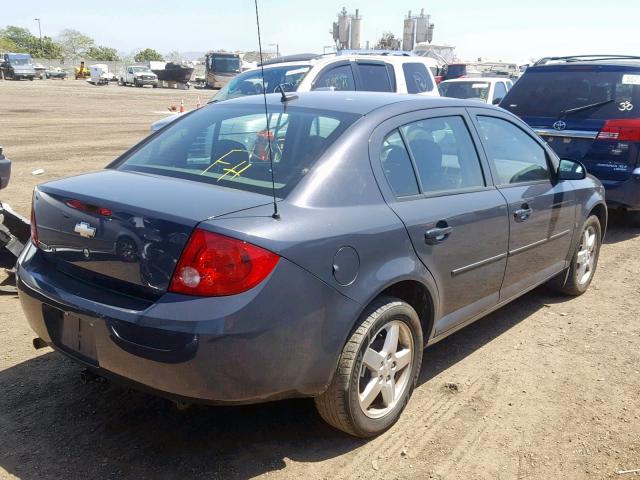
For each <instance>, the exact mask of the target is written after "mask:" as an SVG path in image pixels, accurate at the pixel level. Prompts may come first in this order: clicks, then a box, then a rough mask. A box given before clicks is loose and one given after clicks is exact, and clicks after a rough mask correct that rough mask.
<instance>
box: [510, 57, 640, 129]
mask: <svg viewBox="0 0 640 480" xmlns="http://www.w3.org/2000/svg"><path fill="white" fill-rule="evenodd" d="M500 106H501V107H503V108H506V109H507V110H509V111H511V112H513V113H515V114H516V115H519V116H531V117H554V118H556V117H560V116H562V115H563V114H567V113H565V112H567V111H570V110H572V109H576V108H581V107H587V106H591V108H586V109H584V110H580V111H576V112H569V113H568V114H569V115H571V116H572V117H573V118H583V119H610V118H629V117H637V116H638V111H639V109H640V70H611V67H608V68H606V69H605V68H600V67H592V66H583V65H575V66H568V67H553V68H539V69H536V68H529V69H528V70H527V72H526V73H525V74H524V75H523V76H522V78H521V79H520V80H518V82H517V83H516V84H515V85H514V86H513V88H512V89H511V90H510V91H509V93H507V96H506V97H505V99H504V100H503V101H502V103H501V104H500Z"/></svg>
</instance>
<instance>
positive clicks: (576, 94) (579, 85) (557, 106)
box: [500, 55, 640, 220]
mask: <svg viewBox="0 0 640 480" xmlns="http://www.w3.org/2000/svg"><path fill="white" fill-rule="evenodd" d="M500 106H501V107H503V108H505V109H507V110H509V111H511V112H513V113H515V114H516V115H518V116H519V117H521V118H522V119H523V120H524V121H525V122H527V123H528V124H529V125H530V126H531V127H532V128H533V129H534V130H535V131H536V133H538V134H539V135H541V136H542V138H543V139H544V140H546V141H547V143H548V144H549V145H550V146H551V147H552V148H553V149H554V150H555V152H556V153H557V154H558V155H559V156H560V157H561V158H569V159H573V160H579V161H581V162H582V163H584V164H585V166H586V167H587V169H588V171H589V173H591V174H593V175H595V176H596V177H598V178H599V179H600V180H601V181H602V183H603V184H604V186H605V188H606V189H607V203H608V204H609V206H610V207H615V208H621V209H624V210H627V211H629V212H632V215H633V216H634V217H635V220H640V164H639V152H640V57H631V56H624V55H609V56H604V55H599V56H576V57H553V58H545V59H543V60H540V61H538V62H537V63H536V64H535V65H534V66H532V67H529V68H528V69H527V70H526V72H525V74H524V75H523V76H522V78H521V79H520V80H519V81H518V82H517V83H516V84H515V85H514V87H513V88H512V89H511V90H510V91H509V93H508V94H507V96H506V97H505V98H504V100H503V101H502V102H501V103H500Z"/></svg>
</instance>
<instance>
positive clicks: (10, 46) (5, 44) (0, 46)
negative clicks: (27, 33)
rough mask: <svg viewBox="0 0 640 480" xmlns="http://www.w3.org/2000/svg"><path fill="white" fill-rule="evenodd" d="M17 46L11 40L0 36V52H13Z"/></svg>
mask: <svg viewBox="0 0 640 480" xmlns="http://www.w3.org/2000/svg"><path fill="white" fill-rule="evenodd" d="M17 50H18V46H17V45H16V44H15V43H13V41H12V40H10V39H8V38H4V37H1V36H0V52H15V51H17Z"/></svg>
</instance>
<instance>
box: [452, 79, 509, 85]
mask: <svg viewBox="0 0 640 480" xmlns="http://www.w3.org/2000/svg"><path fill="white" fill-rule="evenodd" d="M507 80H509V78H507V77H463V78H452V79H450V80H445V81H443V82H440V85H442V84H443V83H460V82H474V83H476V82H484V83H496V82H505V81H507Z"/></svg>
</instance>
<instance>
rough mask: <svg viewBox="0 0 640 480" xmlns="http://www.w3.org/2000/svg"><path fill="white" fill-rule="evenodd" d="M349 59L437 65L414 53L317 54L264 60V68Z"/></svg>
mask: <svg viewBox="0 0 640 480" xmlns="http://www.w3.org/2000/svg"><path fill="white" fill-rule="evenodd" d="M349 60H360V61H363V62H367V61H371V60H376V61H381V62H387V63H393V64H403V63H424V64H425V65H427V66H437V61H436V60H435V59H432V58H430V57H421V56H416V55H412V56H407V55H357V54H349V55H326V56H322V55H318V56H317V57H315V58H309V59H306V60H299V61H285V62H276V63H267V62H266V61H265V63H264V68H265V70H266V69H267V68H276V67H286V66H290V65H312V66H313V67H324V66H326V65H329V64H331V63H337V62H344V61H349ZM258 68H259V67H258ZM252 70H253V69H252Z"/></svg>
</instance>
